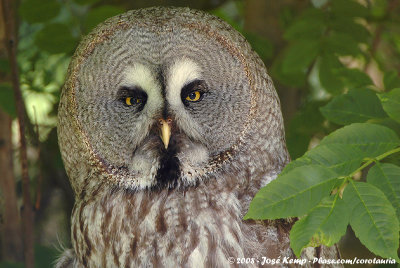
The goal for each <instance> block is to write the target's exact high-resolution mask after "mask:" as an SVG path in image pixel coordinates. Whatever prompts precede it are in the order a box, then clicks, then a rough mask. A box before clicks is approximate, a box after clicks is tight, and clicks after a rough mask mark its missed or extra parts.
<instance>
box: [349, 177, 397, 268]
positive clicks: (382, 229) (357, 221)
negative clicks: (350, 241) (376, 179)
mask: <svg viewBox="0 0 400 268" xmlns="http://www.w3.org/2000/svg"><path fill="white" fill-rule="evenodd" d="M349 182H350V183H349V185H348V187H346V189H345V191H344V193H343V200H344V201H345V202H346V204H347V208H348V209H349V211H350V225H351V227H352V228H353V230H354V232H355V233H356V236H357V237H358V238H359V239H360V241H361V242H362V243H363V244H364V245H365V246H366V247H368V248H369V249H370V250H371V251H372V252H374V253H376V254H377V255H380V256H382V257H386V258H393V259H397V260H398V259H399V258H398V256H397V249H398V247H399V221H398V219H397V217H396V212H395V210H394V208H393V207H392V206H391V204H390V203H389V201H388V199H387V197H386V196H385V195H384V193H382V191H380V190H379V189H378V188H376V187H375V186H373V185H372V184H369V183H363V182H354V181H353V180H349Z"/></svg>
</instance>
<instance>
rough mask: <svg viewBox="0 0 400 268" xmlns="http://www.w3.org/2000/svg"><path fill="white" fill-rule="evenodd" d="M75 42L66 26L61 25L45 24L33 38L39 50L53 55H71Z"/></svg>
mask: <svg viewBox="0 0 400 268" xmlns="http://www.w3.org/2000/svg"><path fill="white" fill-rule="evenodd" d="M50 37H51V38H50ZM76 41H77V40H76V39H75V38H74V37H73V36H72V33H71V31H70V30H69V29H68V27H67V25H65V24H61V23H52V24H46V25H45V26H44V27H43V29H42V30H41V31H40V32H38V33H37V35H36V38H35V43H36V45H37V46H38V48H39V49H42V50H44V51H47V52H49V53H53V54H56V53H63V52H65V53H72V52H73V50H74V48H75V44H76Z"/></svg>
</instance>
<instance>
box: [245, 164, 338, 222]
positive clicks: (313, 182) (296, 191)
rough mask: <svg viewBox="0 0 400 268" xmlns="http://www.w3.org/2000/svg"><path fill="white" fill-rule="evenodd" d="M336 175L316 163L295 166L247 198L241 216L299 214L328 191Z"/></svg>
mask: <svg viewBox="0 0 400 268" xmlns="http://www.w3.org/2000/svg"><path fill="white" fill-rule="evenodd" d="M337 176H338V175H337V174H336V173H335V172H333V171H331V170H330V169H328V168H325V167H322V166H317V165H309V166H302V167H298V168H295V169H293V170H291V171H290V172H288V173H285V174H283V175H282V176H279V177H278V178H277V179H276V180H274V181H272V182H271V183H269V184H268V185H267V186H265V187H264V188H262V189H261V190H260V191H259V192H258V193H257V194H256V196H255V197H254V199H253V201H251V203H250V208H249V211H248V212H247V214H246V215H245V217H244V219H271V220H273V219H279V218H286V217H297V216H302V215H304V214H306V213H307V211H309V210H310V209H311V208H313V207H314V206H315V205H316V204H318V203H319V202H320V201H321V199H322V198H323V197H325V196H326V195H328V194H329V193H330V191H331V190H332V187H333V186H334V185H335V183H336V181H337V179H336V178H337Z"/></svg>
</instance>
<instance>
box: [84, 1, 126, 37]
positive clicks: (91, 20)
mask: <svg viewBox="0 0 400 268" xmlns="http://www.w3.org/2000/svg"><path fill="white" fill-rule="evenodd" d="M124 11H125V10H124V9H123V8H120V7H116V6H110V5H103V6H100V7H98V8H94V9H91V10H90V11H89V13H88V15H87V17H86V20H85V26H86V32H89V31H90V30H92V29H93V28H94V27H95V26H96V25H97V24H99V23H100V22H103V21H104V20H106V19H108V18H110V17H113V16H115V15H118V14H121V13H123V12H124Z"/></svg>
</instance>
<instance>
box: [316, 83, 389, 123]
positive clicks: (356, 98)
mask: <svg viewBox="0 0 400 268" xmlns="http://www.w3.org/2000/svg"><path fill="white" fill-rule="evenodd" d="M321 113H322V114H323V115H324V116H325V118H327V119H328V120H329V121H331V122H334V123H336V124H339V125H347V124H351V123H359V122H365V121H367V120H370V119H375V118H385V117H386V113H385V112H384V111H383V109H382V105H381V103H380V102H379V99H378V98H377V96H376V93H375V92H374V91H372V90H369V89H353V90H351V91H349V93H347V94H345V95H339V96H336V97H335V98H334V99H333V100H332V101H331V102H329V103H328V104H327V105H326V106H324V107H321Z"/></svg>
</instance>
